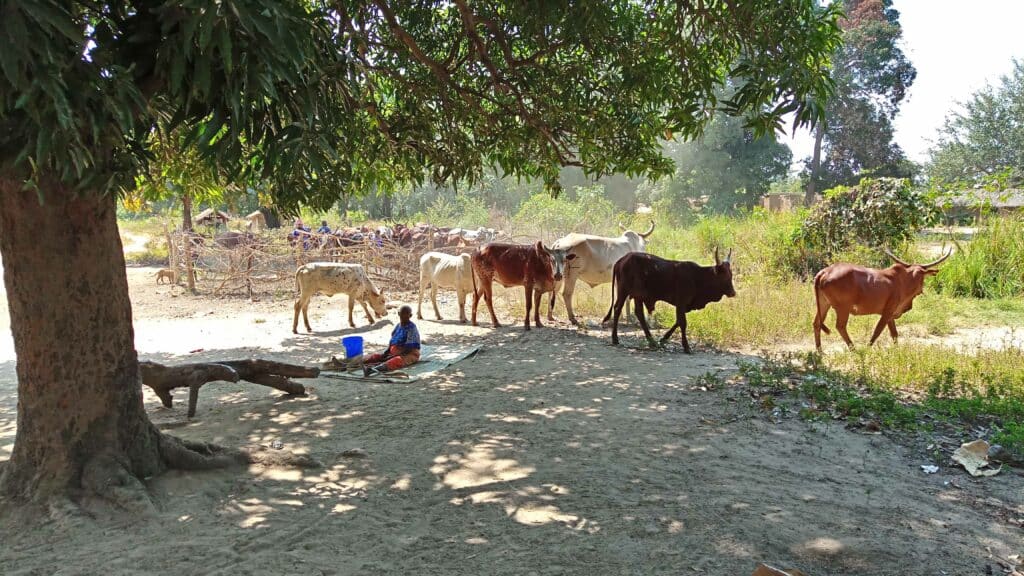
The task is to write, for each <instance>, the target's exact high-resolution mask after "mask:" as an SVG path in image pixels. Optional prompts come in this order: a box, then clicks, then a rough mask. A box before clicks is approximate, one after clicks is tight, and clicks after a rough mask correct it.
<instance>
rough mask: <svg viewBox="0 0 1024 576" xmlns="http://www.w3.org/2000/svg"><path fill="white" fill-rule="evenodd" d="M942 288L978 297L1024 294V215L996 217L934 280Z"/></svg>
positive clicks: (953, 294) (1005, 296) (958, 252)
mask: <svg viewBox="0 0 1024 576" xmlns="http://www.w3.org/2000/svg"><path fill="white" fill-rule="evenodd" d="M932 282H933V285H934V286H935V288H936V290H938V291H939V292H944V293H946V294H949V295H951V296H969V297H974V298H1014V297H1018V296H1024V218H1021V217H1019V216H1015V217H1009V218H993V219H991V220H989V223H988V225H986V226H985V227H984V228H982V229H980V230H979V231H978V233H977V235H975V237H974V239H973V240H971V241H970V242H969V243H966V244H964V245H962V246H960V248H959V250H957V252H956V254H954V255H953V256H952V257H951V258H950V259H949V260H948V261H947V262H946V263H945V264H943V266H942V272H941V273H940V274H939V275H938V276H936V277H935V278H934V279H933V280H932Z"/></svg>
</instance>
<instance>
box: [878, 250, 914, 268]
mask: <svg viewBox="0 0 1024 576" xmlns="http://www.w3.org/2000/svg"><path fill="white" fill-rule="evenodd" d="M882 252H885V253H886V255H887V256H889V258H892V259H893V260H895V261H897V262H899V263H900V264H903V265H904V266H910V264H907V263H906V262H904V261H903V260H900V259H899V258H897V257H896V255H895V254H893V253H892V252H889V249H888V248H885V247H883V248H882Z"/></svg>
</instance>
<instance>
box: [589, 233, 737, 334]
mask: <svg viewBox="0 0 1024 576" xmlns="http://www.w3.org/2000/svg"><path fill="white" fill-rule="evenodd" d="M731 257H732V250H729V254H728V255H727V256H726V257H725V260H722V261H719V259H718V249H715V265H714V266H701V265H700V264H697V263H696V262H678V261H675V260H666V259H664V258H659V257H657V256H654V255H652V254H646V253H644V252H630V253H629V254H626V255H625V256H623V257H622V258H619V260H618V261H617V262H616V263H615V266H614V267H613V268H612V305H611V307H610V308H608V314H606V315H605V317H604V320H603V322H607V321H608V318H609V317H612V312H613V311H614V313H615V315H614V317H612V344H618V343H619V316H621V315H622V306H623V305H624V304H625V303H626V300H627V299H629V298H632V299H633V306H634V308H633V309H634V312H635V313H636V319H637V320H638V321H639V322H640V327H641V328H643V329H644V335H645V336H647V340H648V341H649V342H650V343H651V344H654V343H655V342H654V337H653V336H651V329H650V327H648V326H647V319H646V318H644V307H646V308H647V312H648V313H652V312H654V304H655V302H658V301H659V300H660V301H662V302H668V303H669V304H672V305H673V306H675V307H676V323H675V324H673V325H672V327H671V328H669V330H668V332H666V333H665V335H664V336H662V337H661V341H662V342H667V341H668V339H669V338H670V337H672V333H673V332H675V330H676V328H679V330H680V332H681V333H682V339H683V350H685V351H686V353H687V354H690V353H691V351H690V342H689V340H687V339H686V313H687V312H690V311H692V310H700V309H702V308H704V307H705V306H707V305H708V304H709V303H711V302H718V301H719V300H721V299H722V297H723V296H728V297H730V298H732V297H734V296H736V290H735V289H733V287H732V264H731V263H730V262H729V259H730V258H731ZM616 290H617V291H618V293H619V294H618V297H616V295H615V292H616Z"/></svg>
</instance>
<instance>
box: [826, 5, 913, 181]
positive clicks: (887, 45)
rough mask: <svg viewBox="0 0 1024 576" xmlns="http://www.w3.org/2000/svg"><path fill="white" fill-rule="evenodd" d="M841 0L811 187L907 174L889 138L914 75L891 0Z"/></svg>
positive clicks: (900, 154) (907, 167)
mask: <svg viewBox="0 0 1024 576" xmlns="http://www.w3.org/2000/svg"><path fill="white" fill-rule="evenodd" d="M842 4H843V7H844V11H845V14H846V17H845V18H844V19H842V20H841V21H840V25H841V26H842V34H843V45H842V47H841V48H840V49H839V50H838V51H837V52H836V56H835V66H834V67H833V72H832V74H833V78H834V80H835V86H836V89H835V94H834V96H833V97H832V99H831V100H830V101H829V102H828V104H827V105H826V107H825V121H824V122H823V123H822V124H821V125H820V126H819V128H818V132H817V134H816V143H815V148H816V150H815V157H814V158H812V160H811V163H810V165H809V166H808V177H809V178H810V179H811V181H812V182H813V186H814V189H815V190H824V189H827V188H831V187H832V186H836V185H839V184H842V185H850V184H854V183H856V181H857V180H858V179H859V178H860V175H861V173H862V172H870V173H871V174H872V175H874V176H899V177H906V176H909V175H910V172H911V170H912V169H911V166H910V164H909V162H908V161H907V160H906V158H905V156H904V154H903V151H902V150H901V149H900V147H899V146H898V145H897V144H895V143H894V142H893V126H892V120H893V118H895V117H896V113H897V112H898V111H899V105H900V103H901V102H902V101H903V99H904V97H906V95H907V89H909V88H910V86H911V84H913V82H914V78H915V77H916V76H917V71H916V70H915V69H914V66H913V64H911V63H910V61H909V60H908V59H907V57H906V55H905V54H904V53H903V50H902V49H901V48H900V40H901V39H902V37H903V28H902V27H901V26H900V23H899V12H897V11H896V10H894V9H893V8H892V0H844V2H843V3H842ZM822 147H824V149H823V150H821V148H822ZM819 150H820V151H821V153H820V155H819V153H818V151H819Z"/></svg>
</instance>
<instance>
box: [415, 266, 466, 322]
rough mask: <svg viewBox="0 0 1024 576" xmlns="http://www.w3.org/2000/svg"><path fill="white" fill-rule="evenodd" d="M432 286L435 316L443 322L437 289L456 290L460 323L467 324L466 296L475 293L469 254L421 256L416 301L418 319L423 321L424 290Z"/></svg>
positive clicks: (431, 299) (431, 297) (431, 295)
mask: <svg viewBox="0 0 1024 576" xmlns="http://www.w3.org/2000/svg"><path fill="white" fill-rule="evenodd" d="M427 284H429V285H430V302H431V303H432V304H433V305H434V314H436V315H437V319H438V320H441V319H442V318H441V311H440V310H438V309H437V289H438V288H454V289H455V292H456V293H457V294H458V299H459V321H460V322H462V323H463V324H465V323H466V294H472V293H473V264H472V260H471V257H470V255H469V254H461V255H459V256H453V255H451V254H442V253H440V252H427V253H426V254H424V255H423V256H420V297H419V300H417V301H416V317H417V318H419V319H420V320H422V319H423V290H424V289H425V288H426V287H427Z"/></svg>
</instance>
